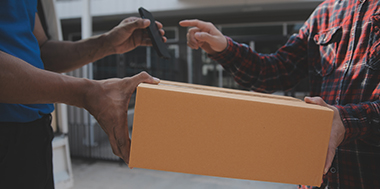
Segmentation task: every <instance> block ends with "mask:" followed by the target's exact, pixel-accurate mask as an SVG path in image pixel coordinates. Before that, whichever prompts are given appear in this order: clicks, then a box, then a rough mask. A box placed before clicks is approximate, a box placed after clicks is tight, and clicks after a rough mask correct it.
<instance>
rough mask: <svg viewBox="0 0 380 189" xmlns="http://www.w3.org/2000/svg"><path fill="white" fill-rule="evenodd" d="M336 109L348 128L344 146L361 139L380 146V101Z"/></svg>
mask: <svg viewBox="0 0 380 189" xmlns="http://www.w3.org/2000/svg"><path fill="white" fill-rule="evenodd" d="M336 107H337V108H338V109H339V112H340V115H341V118H342V121H343V124H344V126H345V128H346V136H345V139H344V140H343V143H342V144H345V143H349V142H351V141H353V140H357V139H360V140H363V141H365V142H367V143H370V144H373V145H376V146H380V100H377V101H374V102H363V103H360V104H348V105H345V106H336Z"/></svg>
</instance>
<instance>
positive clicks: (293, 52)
mask: <svg viewBox="0 0 380 189" xmlns="http://www.w3.org/2000/svg"><path fill="white" fill-rule="evenodd" d="M304 46H305V41H303V40H300V39H299V38H298V37H295V36H293V37H292V38H290V39H289V41H288V43H287V44H286V45H284V46H283V47H282V48H280V49H279V50H278V51H277V52H276V53H275V54H259V53H257V52H254V51H252V49H251V48H250V47H248V46H247V45H244V44H239V43H236V42H234V41H232V40H231V39H228V47H227V49H226V50H225V51H224V52H222V53H220V54H218V55H215V56H211V58H213V59H214V60H216V61H217V62H219V63H220V64H221V65H222V66H223V67H224V69H225V70H226V71H228V72H230V73H231V74H232V75H233V77H234V79H235V81H236V82H238V83H239V84H240V85H242V86H243V87H246V88H250V89H252V90H255V91H261V92H275V91H277V90H287V89H290V88H292V87H294V86H295V85H296V84H297V83H298V82H299V81H300V80H301V79H302V78H304V77H306V76H307V74H308V71H307V59H306V58H305V56H306V55H307V53H306V52H305V48H304Z"/></svg>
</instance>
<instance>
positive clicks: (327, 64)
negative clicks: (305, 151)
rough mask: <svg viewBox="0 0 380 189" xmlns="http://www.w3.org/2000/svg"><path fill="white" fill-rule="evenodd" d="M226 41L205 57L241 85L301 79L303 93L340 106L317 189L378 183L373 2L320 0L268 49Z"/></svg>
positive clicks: (377, 39) (379, 32)
mask: <svg viewBox="0 0 380 189" xmlns="http://www.w3.org/2000/svg"><path fill="white" fill-rule="evenodd" d="M227 39H228V47H227V48H226V49H225V50H224V51H223V52H221V53H219V54H216V55H213V56H210V57H211V58H212V59H214V60H216V61H217V62H219V63H220V64H221V65H222V66H223V67H224V68H225V70H226V71H228V72H230V73H231V74H232V76H233V77H234V79H235V81H236V82H237V83H239V84H240V85H241V86H243V87H246V88H249V89H251V90H255V91H259V92H274V91H276V90H286V89H290V88H292V87H293V86H295V84H297V82H298V81H299V80H300V79H302V78H304V77H308V78H309V82H310V84H309V87H310V95H311V96H320V97H322V99H324V100H325V101H326V103H327V104H330V105H334V106H335V107H337V108H338V109H339V113H340V116H341V118H342V122H343V124H344V126H345V129H346V134H345V138H344V140H343V142H342V144H341V145H340V146H339V147H338V148H337V149H336V155H335V158H334V161H333V163H332V166H331V168H330V171H329V172H328V173H327V174H326V175H324V177H323V178H324V179H323V183H322V185H321V188H325V187H326V188H380V180H379V178H380V164H379V159H380V53H379V52H380V1H372V0H343V1H335V0H326V1H324V2H323V3H321V5H320V6H318V7H317V8H316V10H315V11H314V12H313V14H312V15H311V16H310V18H309V19H308V21H306V22H305V25H304V27H302V28H301V30H300V32H299V34H296V35H293V36H292V37H291V38H290V39H289V40H288V42H287V43H286V44H285V45H284V46H283V47H281V48H280V49H279V50H278V51H277V52H276V53H274V54H260V53H257V52H254V51H252V50H251V49H250V48H249V47H248V46H247V45H244V44H239V43H237V42H234V41H233V40H232V39H230V38H228V37H227ZM300 187H301V188H312V187H307V186H300Z"/></svg>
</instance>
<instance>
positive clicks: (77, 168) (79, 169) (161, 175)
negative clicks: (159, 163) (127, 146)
mask: <svg viewBox="0 0 380 189" xmlns="http://www.w3.org/2000/svg"><path fill="white" fill-rule="evenodd" d="M72 169H73V176H74V186H73V187H72V188H71V189H124V188H125V189H248V188H249V189H295V188H297V187H296V185H291V184H281V183H271V182H259V181H251V180H241V179H230V178H221V177H211V176H202V175H192V174H184V173H174V172H166V171H157V170H147V169H139V168H133V169H129V168H128V167H127V166H126V165H125V164H124V163H120V162H112V161H96V160H83V159H72Z"/></svg>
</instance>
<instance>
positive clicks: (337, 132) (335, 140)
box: [305, 97, 346, 174]
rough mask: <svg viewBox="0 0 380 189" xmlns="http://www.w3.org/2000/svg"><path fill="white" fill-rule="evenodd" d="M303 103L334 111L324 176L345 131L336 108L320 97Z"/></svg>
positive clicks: (308, 98) (306, 98) (306, 99)
mask: <svg viewBox="0 0 380 189" xmlns="http://www.w3.org/2000/svg"><path fill="white" fill-rule="evenodd" d="M305 102H306V103H310V104H317V105H320V106H325V107H328V108H330V109H332V110H333V111H334V117H333V122H332V128H331V133H330V141H329V146H328V149H327V157H326V163H325V168H324V174H326V173H327V172H328V170H329V169H330V167H331V164H332V161H333V160H334V156H335V150H336V148H338V146H339V145H340V144H341V143H342V141H343V139H344V135H345V133H346V130H345V127H344V125H343V122H342V119H341V117H340V114H339V110H338V108H336V107H335V106H331V105H328V104H326V102H325V101H324V100H323V99H322V98H321V97H305Z"/></svg>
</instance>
